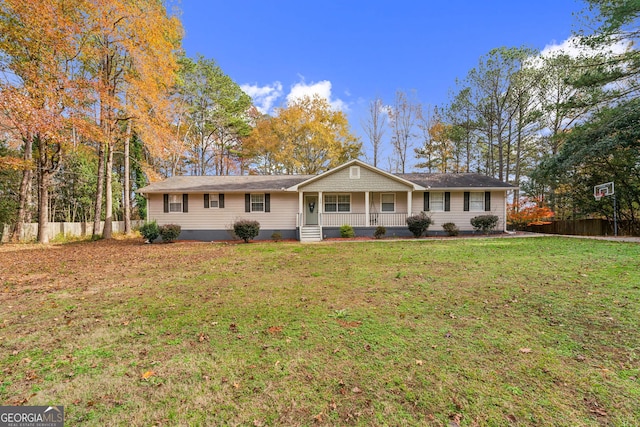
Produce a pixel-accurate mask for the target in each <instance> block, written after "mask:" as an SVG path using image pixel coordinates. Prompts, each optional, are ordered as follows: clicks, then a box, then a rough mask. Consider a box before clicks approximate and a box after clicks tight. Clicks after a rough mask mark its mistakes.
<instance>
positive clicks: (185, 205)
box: [182, 194, 189, 213]
mask: <svg viewBox="0 0 640 427" xmlns="http://www.w3.org/2000/svg"><path fill="white" fill-rule="evenodd" d="M182 212H185V213H186V212H189V195H188V194H183V195H182Z"/></svg>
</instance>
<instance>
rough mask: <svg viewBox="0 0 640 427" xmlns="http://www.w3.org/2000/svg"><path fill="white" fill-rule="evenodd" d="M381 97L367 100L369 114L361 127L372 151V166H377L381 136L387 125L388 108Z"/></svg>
mask: <svg viewBox="0 0 640 427" xmlns="http://www.w3.org/2000/svg"><path fill="white" fill-rule="evenodd" d="M385 110H386V107H385V105H384V103H383V102H382V99H380V98H376V99H374V100H373V101H370V102H369V116H368V117H367V120H366V121H364V122H363V123H362V128H363V129H364V132H365V133H366V134H367V137H368V138H369V143H370V144H371V150H372V152H373V166H375V167H378V157H379V155H380V149H381V147H382V137H383V136H384V131H385V127H386V125H387V116H388V110H386V111H385Z"/></svg>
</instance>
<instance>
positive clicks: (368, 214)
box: [296, 191, 412, 241]
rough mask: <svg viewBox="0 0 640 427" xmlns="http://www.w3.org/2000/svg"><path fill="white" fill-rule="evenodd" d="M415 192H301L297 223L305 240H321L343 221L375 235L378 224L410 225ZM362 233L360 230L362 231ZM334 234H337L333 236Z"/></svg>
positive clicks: (363, 231)
mask: <svg viewBox="0 0 640 427" xmlns="http://www.w3.org/2000/svg"><path fill="white" fill-rule="evenodd" d="M411 198H412V193H411V192H404V191H403V192H371V191H363V192H353V193H346V192H335V193H334V192H331V193H329V192H327V193H323V192H321V191H319V192H301V193H300V196H299V210H298V214H297V219H296V226H297V228H298V229H299V230H300V234H299V236H300V240H301V241H320V240H322V238H323V237H325V236H327V235H335V233H336V230H337V229H339V228H340V227H341V226H343V225H350V226H351V227H353V228H354V229H360V233H364V234H368V235H372V234H373V232H374V230H375V228H377V227H379V226H383V227H385V228H404V227H406V220H407V216H409V213H410V212H411ZM360 233H358V234H360ZM332 237H334V236H332Z"/></svg>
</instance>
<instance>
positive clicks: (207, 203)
mask: <svg viewBox="0 0 640 427" xmlns="http://www.w3.org/2000/svg"><path fill="white" fill-rule="evenodd" d="M204 208H205V209H208V208H209V195H208V194H205V195H204Z"/></svg>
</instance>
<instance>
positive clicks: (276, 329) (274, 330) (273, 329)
mask: <svg viewBox="0 0 640 427" xmlns="http://www.w3.org/2000/svg"><path fill="white" fill-rule="evenodd" d="M267 332H268V333H270V334H271V335H275V334H279V333H280V332H282V326H270V327H269V329H267Z"/></svg>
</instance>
